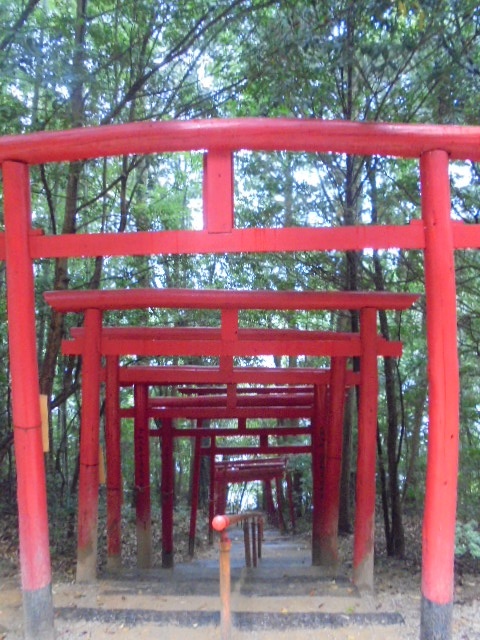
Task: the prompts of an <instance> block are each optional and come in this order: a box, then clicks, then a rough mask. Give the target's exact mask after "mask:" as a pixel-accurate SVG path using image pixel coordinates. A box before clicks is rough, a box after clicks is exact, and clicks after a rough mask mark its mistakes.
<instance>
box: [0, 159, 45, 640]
mask: <svg viewBox="0 0 480 640" xmlns="http://www.w3.org/2000/svg"><path fill="white" fill-rule="evenodd" d="M3 189H4V201H3V209H4V221H5V230H6V233H5V237H6V262H7V265H6V266H7V274H6V276H7V310H8V338H9V345H8V346H9V353H10V372H11V391H12V409H13V429H14V446H15V459H16V466H17V500H18V516H19V535H20V566H21V577H22V589H23V591H24V593H25V592H35V591H39V590H41V589H45V588H47V589H48V586H49V585H50V584H51V570H50V550H49V549H50V547H49V540H48V520H47V497H46V483H45V469H44V460H43V448H42V434H41V419H40V403H39V393H40V392H39V387H38V365H37V347H36V335H35V297H34V280H33V268H32V262H31V260H30V256H29V253H28V235H29V229H30V183H29V172H28V168H27V167H26V166H25V165H22V164H19V163H15V162H6V163H5V164H4V165H3ZM29 603H31V600H30V599H28V598H24V606H25V616H26V626H27V628H28V626H29V621H31V620H38V619H39V615H40V614H39V612H38V611H32V610H31V605H30V604H29ZM44 605H45V607H46V609H45V611H44V612H42V616H41V617H43V619H44V621H48V620H50V623H51V625H52V633H53V604H52V602H51V601H50V603H47V602H45V603H44ZM52 638H53V635H52Z"/></svg>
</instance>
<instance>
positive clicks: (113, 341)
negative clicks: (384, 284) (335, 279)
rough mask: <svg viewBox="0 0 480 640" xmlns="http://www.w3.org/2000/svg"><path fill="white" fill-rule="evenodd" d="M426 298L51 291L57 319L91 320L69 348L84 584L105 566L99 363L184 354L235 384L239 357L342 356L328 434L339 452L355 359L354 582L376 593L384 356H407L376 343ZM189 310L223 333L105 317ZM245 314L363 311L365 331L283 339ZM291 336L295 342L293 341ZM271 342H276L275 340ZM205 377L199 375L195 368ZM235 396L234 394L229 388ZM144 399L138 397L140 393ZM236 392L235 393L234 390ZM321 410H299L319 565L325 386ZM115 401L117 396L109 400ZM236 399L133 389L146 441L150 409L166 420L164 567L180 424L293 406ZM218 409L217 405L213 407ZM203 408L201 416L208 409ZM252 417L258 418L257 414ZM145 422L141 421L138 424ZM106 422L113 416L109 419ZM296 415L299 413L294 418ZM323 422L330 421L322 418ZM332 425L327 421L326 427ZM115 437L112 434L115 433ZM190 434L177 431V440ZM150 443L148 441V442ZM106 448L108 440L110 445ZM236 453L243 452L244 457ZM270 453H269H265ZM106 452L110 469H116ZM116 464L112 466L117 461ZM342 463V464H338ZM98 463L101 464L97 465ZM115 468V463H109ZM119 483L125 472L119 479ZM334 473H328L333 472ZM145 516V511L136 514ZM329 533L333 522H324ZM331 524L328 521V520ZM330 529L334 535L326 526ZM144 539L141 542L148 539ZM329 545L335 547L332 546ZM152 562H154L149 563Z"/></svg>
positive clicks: (143, 457) (145, 507)
mask: <svg viewBox="0 0 480 640" xmlns="http://www.w3.org/2000/svg"><path fill="white" fill-rule="evenodd" d="M417 298H418V296H416V295H413V294H391V293H386V292H382V293H366V292H332V291H330V292H295V291H293V292H292V291H287V292H280V291H220V290H207V291H196V290H181V289H167V290H159V289H153V290H152V289H130V290H123V291H112V290H109V291H52V292H48V293H45V299H46V301H47V302H48V304H50V305H51V306H52V307H53V308H54V309H55V310H56V311H59V312H62V313H67V312H76V313H78V312H81V313H82V312H83V313H84V314H85V323H84V330H83V331H78V330H77V331H75V332H74V333H75V334H76V336H77V338H76V340H79V341H80V345H81V346H82V347H83V349H81V350H80V349H79V345H78V344H76V343H75V340H74V341H73V342H69V341H67V342H64V351H65V352H67V353H69V354H72V353H82V355H83V362H84V365H83V366H84V375H83V379H82V393H83V402H82V419H81V439H80V476H79V506H78V513H79V518H78V554H77V580H80V581H89V580H93V579H95V576H96V564H97V553H96V545H97V539H96V537H97V517H98V515H97V511H98V495H96V494H95V487H96V486H97V485H98V477H97V476H98V447H99V445H98V432H99V429H98V415H99V410H98V408H99V383H100V358H101V356H102V355H104V356H117V357H118V356H119V355H122V354H135V355H149V356H154V355H164V356H169V355H171V356H173V355H184V356H192V355H197V356H200V355H202V356H219V358H220V366H219V374H220V381H221V382H222V383H227V382H228V378H229V372H233V358H234V357H235V356H249V355H285V354H290V355H301V354H307V355H317V356H318V355H328V356H334V358H333V361H334V363H338V364H339V366H337V365H335V367H334V368H333V372H334V373H335V372H337V373H335V375H332V379H333V381H334V382H336V384H334V385H333V387H332V389H333V391H332V403H331V404H333V405H334V407H335V409H336V414H333V413H332V415H331V416H330V422H331V426H330V429H329V431H331V433H332V434H337V438H336V439H332V441H335V442H336V445H335V446H337V445H338V443H339V442H341V440H340V441H339V438H338V434H341V425H342V418H341V416H342V412H341V411H340V410H339V409H338V406H336V405H338V403H339V402H341V401H342V397H343V394H344V388H345V359H346V357H347V356H359V357H360V408H359V420H358V424H359V426H358V442H359V446H358V460H357V491H356V498H357V509H356V519H355V522H356V525H355V545H354V581H355V583H356V584H357V585H358V586H359V587H366V588H373V540H374V513H375V450H376V429H377V395H378V380H377V356H378V355H386V354H388V355H391V356H392V355H397V356H398V355H400V353H401V345H400V344H399V343H389V342H387V341H385V340H384V339H382V338H380V337H379V336H378V335H377V311H378V309H383V310H386V309H394V310H405V309H408V308H409V307H411V305H412V304H413V303H414V302H415V301H416V299H417ZM147 307H157V308H182V309H219V310H220V311H221V327H220V329H215V328H213V329H209V328H197V327H193V328H180V329H175V328H174V329H168V328H167V329H166V328H152V329H144V328H120V329H115V328H103V327H102V324H103V322H102V314H103V312H104V311H107V310H121V309H137V308H147ZM244 309H262V310H272V311H278V310H330V311H331V310H344V309H355V310H358V311H359V313H360V333H359V334H351V333H345V335H343V334H342V333H333V332H330V333H324V332H308V331H295V330H290V331H286V330H283V331H280V332H279V335H277V333H276V330H264V329H242V328H239V325H238V314H239V311H240V310H244ZM287 336H288V337H289V338H290V339H287ZM267 338H268V339H267ZM197 369H201V367H199V368H197ZM227 389H228V387H227ZM137 391H138V393H137ZM231 391H233V392H234V389H232V388H231ZM317 396H318V397H315V398H314V402H313V405H312V406H311V407H310V406H307V407H301V406H299V407H297V410H298V411H299V413H297V414H296V415H298V416H302V415H304V416H309V415H310V414H311V413H312V411H313V414H312V418H313V424H314V425H315V428H313V429H312V443H311V452H312V474H313V485H314V487H315V491H314V495H313V513H314V518H313V527H312V558H313V561H314V563H318V562H320V561H321V558H322V556H323V558H325V557H326V556H327V555H329V552H328V551H326V549H325V546H327V547H328V546H329V545H328V544H327V545H322V540H325V539H326V538H327V537H329V539H331V535H330V536H328V534H327V532H326V531H325V526H323V527H322V516H321V512H322V506H323V504H322V488H323V487H322V484H323V482H322V480H323V478H324V476H323V469H321V460H322V455H323V446H324V445H323V438H324V436H323V429H324V428H323V426H322V424H321V421H320V418H319V411H320V408H321V407H326V406H327V405H326V398H325V396H324V388H323V389H322V388H318V391H317ZM107 397H110V395H109V393H108V392H107ZM239 398H241V396H240V397H237V395H236V393H228V392H227V396H226V405H225V407H215V406H208V403H209V404H210V405H211V404H212V402H213V400H211V399H210V400H208V403H206V402H204V399H202V398H199V399H197V400H196V402H197V405H198V404H200V405H203V407H202V406H194V407H192V408H191V411H190V410H189V407H188V406H185V405H186V404H187V405H188V402H185V401H184V400H182V399H179V398H162V399H158V400H156V401H151V403H150V406H149V403H148V391H147V388H146V386H145V385H142V386H136V387H135V404H136V409H135V413H134V416H135V417H136V419H138V424H139V425H140V424H141V425H143V427H142V428H141V429H140V431H139V433H140V432H143V433H144V434H148V426H147V424H148V417H149V415H151V416H152V417H153V416H154V415H155V413H153V412H152V410H153V407H152V406H151V404H152V403H154V402H156V403H157V404H158V403H159V404H161V405H162V406H161V408H160V409H159V412H158V414H157V417H159V418H160V419H161V420H162V434H161V435H162V487H165V489H163V488H162V493H163V494H164V496H165V501H164V511H163V514H162V522H163V537H164V543H163V554H162V557H163V559H162V562H163V565H164V566H172V562H173V536H172V530H173V491H172V489H173V481H172V477H173V457H172V456H173V447H172V441H173V436H174V430H173V425H172V418H174V417H192V418H197V419H199V418H212V417H217V418H235V417H256V416H258V417H274V415H277V417H281V416H282V415H283V416H286V415H288V412H291V411H292V410H293V409H294V407H287V406H280V407H278V409H277V412H276V414H275V408H274V407H268V412H267V407H265V406H264V407H257V408H255V407H252V408H250V409H249V408H248V407H241V406H237V404H238V400H239ZM213 404H215V403H214V402H213ZM202 409H203V410H202ZM252 410H253V411H254V412H253V413H252ZM140 414H141V416H140ZM107 415H108V414H107ZM291 415H292V416H293V415H294V414H291ZM324 420H325V418H324ZM324 424H325V425H326V424H327V421H326V422H325V423H324ZM200 431H201V430H200V429H198V428H197V429H195V430H193V432H192V431H190V434H189V435H191V436H193V437H196V438H199V437H200ZM108 432H109V433H111V430H110V428H109V431H108ZM182 433H183V434H184V435H186V434H185V430H184V429H182V430H179V431H178V432H177V436H178V435H181V434H182ZM145 437H146V440H145V439H144V438H145ZM145 437H144V438H142V442H143V444H141V445H140V441H139V444H138V446H139V449H141V451H142V453H141V454H140V455H139V456H136V478H137V471H138V470H139V469H143V471H140V472H139V476H138V480H139V484H140V485H141V487H142V489H141V491H139V495H140V496H142V495H144V498H140V502H141V507H140V511H141V513H142V515H141V517H140V519H138V518H137V525H138V526H137V531H138V532H141V531H143V532H144V535H143V536H141V537H142V539H143V541H144V543H143V544H141V545H140V548H143V549H146V550H147V551H146V552H145V553H146V556H147V557H148V549H149V544H148V540H149V539H150V531H149V493H148V492H149V479H148V477H149V471H148V467H146V466H145V465H147V464H148V462H147V461H148V453H147V451H148V436H147V435H145ZM107 445H108V441H107ZM236 450H237V451H239V450H238V448H237V449H236ZM263 452H266V449H265V448H263ZM108 457H109V455H108V452H107V462H108ZM117 457H118V456H117V455H114V456H113V460H116V459H117ZM331 457H332V459H333V457H338V455H337V454H336V456H331ZM95 461H96V462H95ZM107 468H108V465H107ZM338 471H339V470H337V473H336V475H335V479H333V480H332V479H331V478H330V479H329V482H330V486H329V490H331V491H332V495H333V496H335V497H334V498H333V499H332V500H331V501H330V503H329V504H330V507H331V510H332V509H333V511H334V513H338V488H337V489H335V486H334V485H335V483H337V484H338V481H339V474H338ZM115 475H116V476H117V475H118V473H115ZM327 475H328V474H327ZM137 516H138V511H137ZM326 519H327V520H328V522H329V526H331V524H330V523H331V521H332V518H331V517H328V516H327V518H326ZM324 521H325V519H324ZM327 529H328V527H327ZM140 535H141V534H140ZM331 543H332V542H331V540H330V544H331ZM331 552H332V553H334V552H335V550H334V549H331ZM145 562H146V563H148V561H147V560H145Z"/></svg>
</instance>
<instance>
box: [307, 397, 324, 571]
mask: <svg viewBox="0 0 480 640" xmlns="http://www.w3.org/2000/svg"><path fill="white" fill-rule="evenodd" d="M326 398H327V389H326V387H325V386H320V385H315V386H314V402H315V416H314V419H313V423H312V442H311V448H312V507H313V513H312V565H314V566H317V565H320V564H321V534H322V508H323V480H324V465H325V413H326V411H325V406H326Z"/></svg>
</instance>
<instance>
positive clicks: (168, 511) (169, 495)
mask: <svg viewBox="0 0 480 640" xmlns="http://www.w3.org/2000/svg"><path fill="white" fill-rule="evenodd" d="M172 428H173V424H172V420H171V418H164V419H163V420H162V432H163V435H162V567H163V568H165V569H169V568H171V567H173V507H174V487H175V467H174V460H173V438H172Z"/></svg>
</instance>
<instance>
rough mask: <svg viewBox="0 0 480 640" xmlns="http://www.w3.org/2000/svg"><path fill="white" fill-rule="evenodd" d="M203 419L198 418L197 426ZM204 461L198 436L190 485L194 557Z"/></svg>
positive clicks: (191, 551) (190, 541)
mask: <svg viewBox="0 0 480 640" xmlns="http://www.w3.org/2000/svg"><path fill="white" fill-rule="evenodd" d="M201 423H202V421H201V420H197V427H199V426H201ZM201 461H202V439H201V437H200V436H196V438H195V443H194V453H193V465H192V481H191V485H190V492H191V496H190V505H191V506H190V531H189V534H188V555H189V556H191V557H193V555H194V553H195V537H196V529H197V512H198V494H199V491H200V466H201V464H200V463H201Z"/></svg>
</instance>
